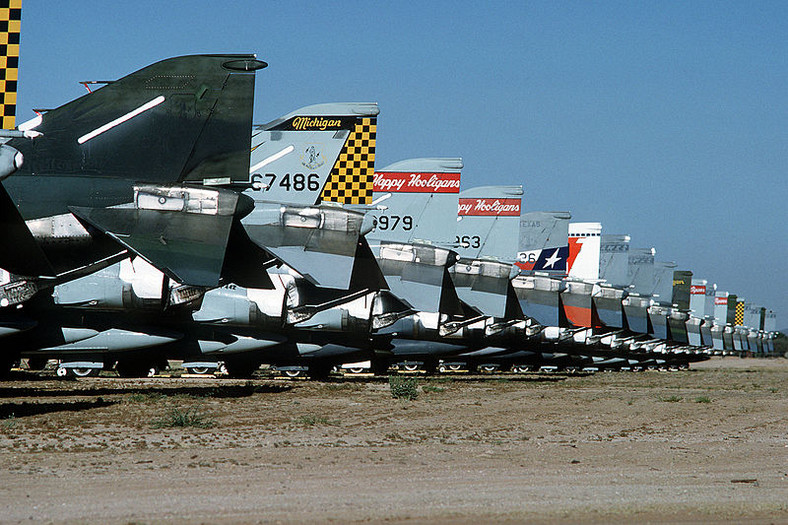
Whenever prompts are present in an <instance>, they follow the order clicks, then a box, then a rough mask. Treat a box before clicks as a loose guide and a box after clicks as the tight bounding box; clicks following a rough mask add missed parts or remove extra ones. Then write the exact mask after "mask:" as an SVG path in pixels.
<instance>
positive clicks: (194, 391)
mask: <svg viewBox="0 0 788 525" xmlns="http://www.w3.org/2000/svg"><path fill="white" fill-rule="evenodd" d="M72 384H73V383H72ZM292 388H293V386H292V385H291V384H289V383H263V384H257V383H250V384H246V385H218V386H217V385H205V386H199V385H197V386H195V385H189V386H181V385H173V386H169V387H168V386H164V387H151V386H143V387H134V388H123V386H122V385H119V386H118V387H117V388H114V387H95V388H51V389H48V388H46V389H45V388H37V387H0V398H14V397H67V396H80V397H86V396H88V397H93V396H111V395H129V394H143V395H146V396H189V397H213V398H237V397H248V396H251V395H253V394H276V393H280V392H286V391H289V390H291V389H292ZM115 402H116V401H112V402H110V404H112V403H115ZM72 403H73V402H72ZM65 404H70V403H65ZM89 408H92V407H89ZM17 415H18V414H17Z"/></svg>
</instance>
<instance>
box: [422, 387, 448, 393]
mask: <svg viewBox="0 0 788 525" xmlns="http://www.w3.org/2000/svg"><path fill="white" fill-rule="evenodd" d="M421 391H422V392H427V393H429V394H437V393H438V392H445V391H446V389H445V388H443V387H439V386H432V385H425V386H423V387H421Z"/></svg>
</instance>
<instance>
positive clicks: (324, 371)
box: [309, 364, 331, 381]
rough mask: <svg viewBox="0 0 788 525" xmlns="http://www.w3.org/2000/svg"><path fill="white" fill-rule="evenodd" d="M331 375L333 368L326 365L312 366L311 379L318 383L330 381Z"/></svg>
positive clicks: (310, 370)
mask: <svg viewBox="0 0 788 525" xmlns="http://www.w3.org/2000/svg"><path fill="white" fill-rule="evenodd" d="M330 374H331V367H330V366H325V365H322V364H321V365H310V367H309V378H310V379H314V380H317V381H324V380H326V379H328V376H329V375H330Z"/></svg>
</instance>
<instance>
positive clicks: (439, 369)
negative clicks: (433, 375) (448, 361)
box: [438, 365, 448, 374]
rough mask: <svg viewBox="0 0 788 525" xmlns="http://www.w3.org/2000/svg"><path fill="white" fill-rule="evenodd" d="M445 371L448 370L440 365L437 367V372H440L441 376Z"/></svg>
mask: <svg viewBox="0 0 788 525" xmlns="http://www.w3.org/2000/svg"><path fill="white" fill-rule="evenodd" d="M446 370H448V369H447V368H446V366H445V365H441V366H439V367H438V372H440V373H441V374H443V373H444V372H446Z"/></svg>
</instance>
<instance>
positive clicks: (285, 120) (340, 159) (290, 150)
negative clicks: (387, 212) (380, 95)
mask: <svg viewBox="0 0 788 525" xmlns="http://www.w3.org/2000/svg"><path fill="white" fill-rule="evenodd" d="M378 113H379V110H378V106H377V104H376V103H365V102H348V103H331V104H316V105H312V106H307V107H304V108H301V109H298V110H296V111H293V112H292V113H288V114H287V115H285V116H283V117H281V118H278V119H276V120H274V121H272V122H269V123H268V124H264V125H262V126H260V127H259V128H258V130H256V131H255V133H254V134H253V136H252V155H251V168H250V170H249V172H250V179H251V183H252V188H253V190H255V194H254V197H255V199H256V200H265V201H273V202H277V203H286V204H300V205H312V204H315V203H319V202H320V201H321V200H336V201H337V202H342V203H351V202H356V203H361V204H365V203H366V200H367V195H366V193H364V192H367V191H368V190H369V186H370V184H371V183H370V182H369V181H368V180H367V179H368V175H369V173H368V171H369V170H373V169H374V155H375V150H374V147H375V129H374V123H375V121H376V119H377V115H378ZM364 129H366V130H367V131H366V133H367V135H366V136H364V131H363V130H364ZM364 148H366V149H364ZM340 175H343V176H344V177H345V179H343V180H344V182H345V183H346V185H345V186H342V187H343V188H344V189H345V190H346V191H342V192H340V191H339V190H340V186H341V184H339V177H340ZM330 183H336V184H337V187H336V190H337V193H336V196H337V199H330V198H324V195H325V193H326V188H327V186H328V185H329V184H330ZM348 184H349V186H348ZM354 191H356V192H357V194H355V195H354V193H353V192H354ZM362 194H363V195H362ZM353 197H355V201H354V199H353Z"/></svg>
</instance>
